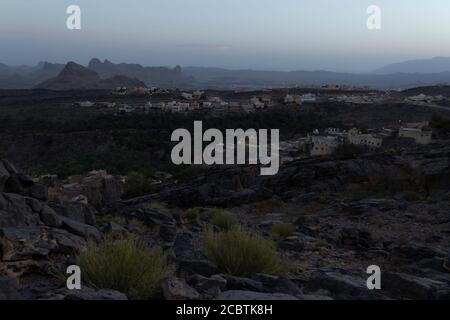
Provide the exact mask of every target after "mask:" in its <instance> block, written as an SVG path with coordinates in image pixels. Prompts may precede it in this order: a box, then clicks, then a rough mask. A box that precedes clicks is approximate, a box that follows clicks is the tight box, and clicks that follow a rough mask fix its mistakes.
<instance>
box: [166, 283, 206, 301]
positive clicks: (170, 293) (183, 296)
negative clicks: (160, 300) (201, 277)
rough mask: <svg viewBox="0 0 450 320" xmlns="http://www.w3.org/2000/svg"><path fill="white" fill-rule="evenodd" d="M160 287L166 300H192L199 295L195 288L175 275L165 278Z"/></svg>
mask: <svg viewBox="0 0 450 320" xmlns="http://www.w3.org/2000/svg"><path fill="white" fill-rule="evenodd" d="M161 289H162V293H163V296H164V298H165V299H166V300H194V299H198V298H199V297H200V294H199V293H198V292H197V290H195V289H194V288H192V287H190V286H189V285H188V284H187V283H186V282H185V281H183V280H181V279H179V278H176V277H170V278H168V279H166V280H165V281H164V282H163V284H162V285H161Z"/></svg>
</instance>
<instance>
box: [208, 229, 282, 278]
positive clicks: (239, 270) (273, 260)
mask: <svg viewBox="0 0 450 320" xmlns="http://www.w3.org/2000/svg"><path fill="white" fill-rule="evenodd" d="M203 242H204V250H205V254H206V256H207V257H208V259H209V260H211V261H213V262H214V263H216V264H217V265H218V267H219V268H220V269H221V270H222V272H225V273H227V274H231V275H235V276H249V275H251V274H255V273H268V274H279V273H281V272H282V271H283V267H282V264H281V261H280V258H279V256H278V253H277V251H276V248H275V244H274V243H273V241H271V240H268V239H265V238H264V237H262V236H261V235H259V234H257V233H253V232H250V231H247V230H244V229H242V228H240V227H234V228H232V229H230V230H227V231H222V232H218V233H216V232H214V231H213V230H212V229H210V230H208V231H206V232H205V234H204V235H203Z"/></svg>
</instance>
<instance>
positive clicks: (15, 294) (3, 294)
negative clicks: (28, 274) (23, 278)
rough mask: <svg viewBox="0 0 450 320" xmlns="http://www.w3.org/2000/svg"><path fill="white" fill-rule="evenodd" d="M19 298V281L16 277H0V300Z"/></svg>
mask: <svg viewBox="0 0 450 320" xmlns="http://www.w3.org/2000/svg"><path fill="white" fill-rule="evenodd" d="M18 298H19V282H18V281H17V279H16V278H12V277H0V300H16V299H18Z"/></svg>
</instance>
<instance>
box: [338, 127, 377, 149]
mask: <svg viewBox="0 0 450 320" xmlns="http://www.w3.org/2000/svg"><path fill="white" fill-rule="evenodd" d="M347 140H348V142H349V143H350V144H354V145H358V146H365V147H368V148H370V149H378V148H380V147H381V146H382V144H383V138H382V137H380V136H378V135H373V134H363V133H361V132H360V131H359V130H357V129H351V130H349V132H348V135H347Z"/></svg>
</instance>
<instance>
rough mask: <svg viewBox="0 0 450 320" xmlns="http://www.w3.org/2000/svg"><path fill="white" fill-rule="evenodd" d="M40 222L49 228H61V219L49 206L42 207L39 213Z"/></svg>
mask: <svg viewBox="0 0 450 320" xmlns="http://www.w3.org/2000/svg"><path fill="white" fill-rule="evenodd" d="M40 217H41V220H42V222H43V223H44V224H45V225H46V226H49V227H53V228H59V227H61V226H62V221H63V220H62V218H61V217H60V216H59V215H58V214H57V213H56V212H55V211H54V210H53V209H52V208H50V207H49V206H47V205H44V206H43V207H42V209H41V212H40Z"/></svg>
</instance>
